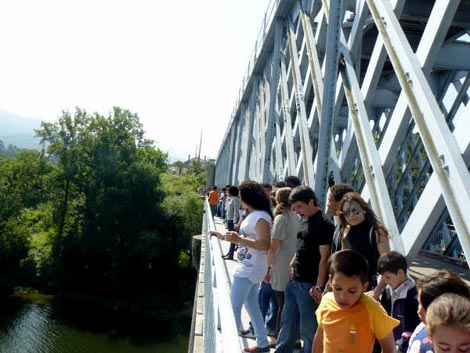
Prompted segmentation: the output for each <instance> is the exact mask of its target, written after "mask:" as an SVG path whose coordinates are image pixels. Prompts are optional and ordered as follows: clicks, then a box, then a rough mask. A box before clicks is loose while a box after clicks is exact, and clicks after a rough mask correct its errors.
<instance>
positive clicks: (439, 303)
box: [426, 293, 470, 353]
mask: <svg viewBox="0 0 470 353" xmlns="http://www.w3.org/2000/svg"><path fill="white" fill-rule="evenodd" d="M426 331H427V333H428V337H429V338H430V340H431V342H432V344H433V347H434V351H435V352H436V353H441V352H446V353H448V352H450V353H463V352H470V298H468V297H464V296H461V295H458V294H454V293H445V294H442V295H441V296H439V297H438V298H437V299H436V300H434V301H433V302H432V303H431V305H429V308H428V310H427V312H426Z"/></svg>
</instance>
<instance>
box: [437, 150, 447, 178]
mask: <svg viewBox="0 0 470 353" xmlns="http://www.w3.org/2000/svg"><path fill="white" fill-rule="evenodd" d="M439 160H440V161H441V165H442V169H444V171H445V172H446V174H447V175H449V166H448V165H447V163H446V159H445V156H444V155H443V154H440V155H439Z"/></svg>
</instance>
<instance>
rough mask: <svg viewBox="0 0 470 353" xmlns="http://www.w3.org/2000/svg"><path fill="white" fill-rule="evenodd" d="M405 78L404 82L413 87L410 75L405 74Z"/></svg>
mask: <svg viewBox="0 0 470 353" xmlns="http://www.w3.org/2000/svg"><path fill="white" fill-rule="evenodd" d="M405 77H406V82H408V84H409V85H410V86H411V87H413V80H412V79H411V75H410V73H409V72H405Z"/></svg>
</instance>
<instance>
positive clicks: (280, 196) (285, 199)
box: [274, 187, 292, 216]
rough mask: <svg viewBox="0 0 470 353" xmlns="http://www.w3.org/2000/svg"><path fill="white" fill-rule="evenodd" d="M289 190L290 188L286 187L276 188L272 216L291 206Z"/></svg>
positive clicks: (286, 210)
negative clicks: (274, 206)
mask: <svg viewBox="0 0 470 353" xmlns="http://www.w3.org/2000/svg"><path fill="white" fill-rule="evenodd" d="M291 190H292V189H291V188H288V187H283V188H279V189H277V190H276V208H275V209H274V216H277V215H279V214H281V213H287V212H289V210H290V207H291V204H290V201H289V196H290V192H291Z"/></svg>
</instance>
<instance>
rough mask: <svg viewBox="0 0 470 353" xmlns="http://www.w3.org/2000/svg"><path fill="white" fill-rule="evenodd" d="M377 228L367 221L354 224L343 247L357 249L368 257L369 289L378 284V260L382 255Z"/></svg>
mask: <svg viewBox="0 0 470 353" xmlns="http://www.w3.org/2000/svg"><path fill="white" fill-rule="evenodd" d="M375 230H376V228H375V226H374V225H373V224H371V223H368V222H367V221H364V222H362V223H360V224H358V225H356V226H353V227H351V229H349V232H348V234H347V235H346V237H345V238H344V245H343V249H352V250H355V251H357V252H359V253H361V254H362V255H363V256H364V257H365V258H366V259H367V262H368V263H369V276H368V281H369V288H368V289H369V290H370V289H372V288H373V287H375V286H376V285H377V262H378V259H379V256H380V254H379V250H378V249H377V235H376V232H375Z"/></svg>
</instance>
